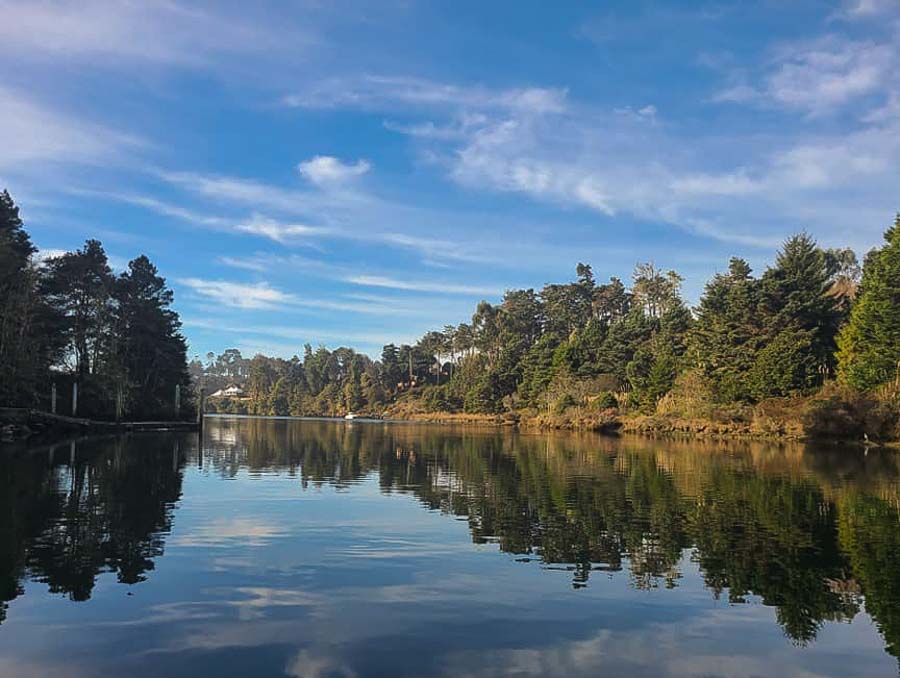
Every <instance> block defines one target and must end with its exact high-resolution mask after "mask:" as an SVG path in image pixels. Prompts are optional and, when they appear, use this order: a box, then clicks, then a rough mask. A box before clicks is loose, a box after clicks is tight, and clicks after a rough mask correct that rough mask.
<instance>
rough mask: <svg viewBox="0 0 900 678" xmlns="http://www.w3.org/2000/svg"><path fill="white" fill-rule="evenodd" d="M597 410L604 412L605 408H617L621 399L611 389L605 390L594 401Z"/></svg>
mask: <svg viewBox="0 0 900 678" xmlns="http://www.w3.org/2000/svg"><path fill="white" fill-rule="evenodd" d="M592 404H593V406H594V409H595V410H599V411H600V412H603V411H604V410H615V409H618V407H619V400H618V399H617V398H616V396H615V395H614V394H613V393H612V392H611V391H604V392H603V393H601V394H600V396H599V397H598V398H596V399H595V400H594V402H593V403H592Z"/></svg>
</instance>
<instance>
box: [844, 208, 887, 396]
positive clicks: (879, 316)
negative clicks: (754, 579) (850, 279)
mask: <svg viewBox="0 0 900 678" xmlns="http://www.w3.org/2000/svg"><path fill="white" fill-rule="evenodd" d="M885 240H886V241H887V242H886V244H885V245H884V247H882V248H881V249H878V250H874V251H872V252H871V253H870V254H869V256H868V257H866V261H865V265H864V268H863V278H862V286H861V294H860V296H859V299H858V300H857V302H856V304H855V306H854V308H853V311H852V313H851V316H850V322H849V323H848V324H847V325H846V326H845V327H844V328H843V331H842V332H841V334H840V338H839V346H840V350H839V352H838V368H839V372H840V376H841V378H842V379H843V380H844V381H846V382H847V383H849V384H851V385H853V386H854V387H856V388H859V389H869V388H873V387H875V386H878V385H880V384H883V383H885V382H887V381H890V380H892V379H898V378H900V311H898V309H900V215H898V216H897V218H896V221H895V222H894V226H893V227H892V228H890V229H889V230H888V231H887V232H886V233H885Z"/></svg>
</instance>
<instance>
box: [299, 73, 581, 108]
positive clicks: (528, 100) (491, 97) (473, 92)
mask: <svg viewBox="0 0 900 678" xmlns="http://www.w3.org/2000/svg"><path fill="white" fill-rule="evenodd" d="M283 102H284V104H285V105H287V106H292V107H298V108H348V107H352V108H362V109H368V110H398V109H402V108H404V107H409V106H413V107H416V108H435V107H437V108H444V107H447V106H450V107H456V108H465V109H469V108H487V109H505V110H516V111H520V112H530V113H537V114H546V113H560V112H562V111H564V110H565V108H566V90H565V89H558V88H545V87H524V88H511V89H502V90H495V89H490V88H487V87H482V86H477V85H476V86H471V85H470V86H463V85H457V84H451V83H443V82H437V81H434V80H428V79H425V78H411V77H405V76H385V75H367V76H362V77H359V78H350V79H344V78H334V79H330V80H325V81H322V82H319V83H317V84H315V85H313V86H311V87H309V88H308V89H307V90H305V91H303V92H298V93H295V94H291V95H288V96H286V97H284V99H283Z"/></svg>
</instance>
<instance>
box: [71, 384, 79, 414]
mask: <svg viewBox="0 0 900 678" xmlns="http://www.w3.org/2000/svg"><path fill="white" fill-rule="evenodd" d="M77 415H78V382H77V381H73V382H72V416H73V417H75V416H77Z"/></svg>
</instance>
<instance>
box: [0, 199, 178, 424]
mask: <svg viewBox="0 0 900 678" xmlns="http://www.w3.org/2000/svg"><path fill="white" fill-rule="evenodd" d="M36 253H37V250H36V248H35V247H34V245H33V244H32V242H31V239H30V238H29V236H28V233H27V232H26V231H25V227H24V224H23V222H22V219H21V218H20V217H19V209H18V207H16V205H15V204H14V203H13V201H12V198H10V196H9V193H8V192H6V191H4V192H3V193H2V194H0V405H3V406H20V407H41V408H43V409H49V401H50V383H51V382H54V383H56V384H57V386H58V387H59V388H58V394H59V405H60V407H59V412H60V413H66V414H69V413H70V412H71V400H70V398H71V395H70V394H71V392H72V390H71V383H72V382H73V381H77V383H78V388H79V398H78V411H77V414H79V415H81V416H87V417H97V418H113V417H120V418H127V419H148V418H157V417H162V418H165V419H171V418H173V416H179V417H180V416H186V415H188V414H189V411H190V408H191V407H192V404H191V400H190V398H189V395H190V392H189V388H188V386H189V385H190V377H189V375H188V372H187V346H186V343H185V339H184V337H183V336H182V334H181V331H180V330H181V323H180V321H179V319H178V315H177V314H176V313H175V312H174V311H173V310H172V309H171V308H170V307H171V304H172V291H171V290H169V289H168V288H167V287H166V281H165V279H163V278H161V277H160V276H159V275H158V273H157V270H156V267H155V266H154V265H153V264H152V263H150V260H149V259H148V258H147V257H145V256H139V257H137V258H136V259H134V260H133V261H131V262H130V263H129V264H128V270H127V271H125V272H124V273H121V274H120V275H118V276H117V275H115V274H114V273H113V271H112V269H111V268H110V266H109V262H108V260H107V257H106V252H105V251H104V250H103V246H102V245H101V244H100V242H98V241H97V240H88V241H87V242H86V243H85V244H84V247H83V248H81V249H80V250H77V251H75V252H66V253H65V254H62V255H60V256H55V257H50V258H47V259H44V260H36V259H35V254H36ZM176 385H178V386H180V387H181V389H182V391H183V395H182V397H181V399H180V411H179V412H175V411H174V409H175V387H176Z"/></svg>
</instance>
